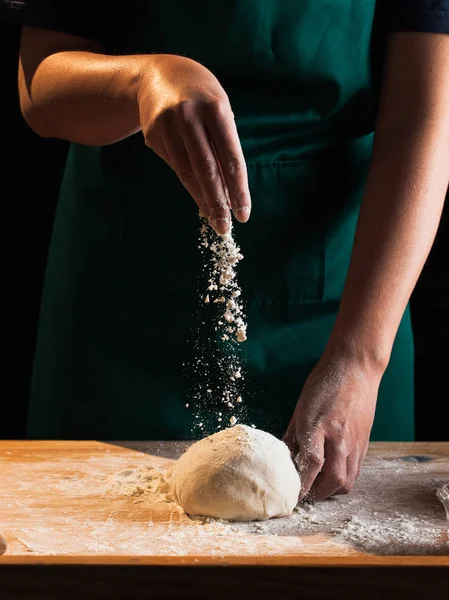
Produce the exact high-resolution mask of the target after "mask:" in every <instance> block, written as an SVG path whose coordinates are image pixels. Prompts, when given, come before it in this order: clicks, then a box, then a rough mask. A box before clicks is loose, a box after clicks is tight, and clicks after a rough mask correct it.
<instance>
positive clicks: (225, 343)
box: [189, 219, 247, 437]
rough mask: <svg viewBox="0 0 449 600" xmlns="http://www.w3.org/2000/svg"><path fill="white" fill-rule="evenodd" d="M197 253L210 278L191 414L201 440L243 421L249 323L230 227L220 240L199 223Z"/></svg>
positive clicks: (203, 293)
mask: <svg viewBox="0 0 449 600" xmlns="http://www.w3.org/2000/svg"><path fill="white" fill-rule="evenodd" d="M198 248H199V250H200V253H201V260H202V271H203V274H205V276H206V277H205V289H204V290H203V291H201V292H200V294H201V296H200V303H201V305H202V315H203V318H202V319H200V324H201V325H203V326H204V327H203V328H201V327H200V328H199V330H198V331H197V340H198V341H197V342H196V344H195V357H194V374H195V381H194V388H195V391H194V392H193V398H194V400H195V402H194V403H192V410H193V418H194V430H196V429H199V430H200V432H201V436H202V437H203V436H205V435H210V434H212V433H214V431H217V430H220V429H222V428H226V427H229V425H231V426H233V425H235V424H236V423H238V422H242V421H243V420H244V418H245V407H244V402H243V399H244V392H243V386H244V383H245V374H244V369H243V361H242V358H241V354H240V350H239V346H240V344H241V343H242V342H244V341H245V340H246V339H247V324H246V316H245V312H244V308H243V300H242V290H241V288H240V286H239V283H238V279H237V272H236V267H237V264H238V263H239V262H240V261H241V260H242V259H243V255H242V253H241V251H240V248H239V246H238V245H237V243H236V241H235V239H234V236H233V229H232V225H231V229H230V230H229V232H228V233H227V234H225V235H219V234H217V233H216V232H215V231H214V230H213V229H212V227H210V225H209V224H208V222H207V220H205V219H201V225H200V234H199V243H198ZM205 336H206V337H207V339H206V340H204V337H205ZM201 339H202V341H201V342H200V341H199V340H201ZM190 405H191V403H190V402H189V406H190Z"/></svg>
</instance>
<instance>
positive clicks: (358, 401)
mask: <svg viewBox="0 0 449 600" xmlns="http://www.w3.org/2000/svg"><path fill="white" fill-rule="evenodd" d="M380 378H381V376H380V375H379V373H378V372H377V371H374V372H371V371H369V372H367V370H366V368H364V369H362V367H361V366H360V365H358V364H357V363H356V362H355V361H354V360H352V359H346V358H342V357H339V358H335V359H330V360H329V359H322V360H321V361H320V362H319V363H318V365H317V366H316V367H315V368H314V370H313V371H312V373H311V374H310V376H309V377H308V379H307V381H306V383H305V385H304V388H303V390H302V393H301V396H300V398H299V400H298V404H297V406H296V409H295V412H294V414H293V417H292V419H291V421H290V424H289V426H288V428H287V432H286V434H285V437H284V441H285V443H286V444H287V445H288V446H289V448H290V449H291V451H292V454H293V455H294V456H295V457H297V458H296V460H297V461H298V466H299V471H300V475H301V494H300V497H299V499H300V500H302V499H303V498H304V497H305V496H306V495H308V496H309V497H310V498H311V499H312V500H314V501H319V500H324V499H325V498H327V497H328V496H331V495H333V494H347V493H349V492H350V490H351V489H352V487H353V485H354V483H355V481H356V479H357V477H358V475H359V472H360V468H361V465H362V462H363V460H364V458H365V455H366V452H367V450H368V442H369V436H370V432H371V428H372V424H373V420H374V412H375V406H376V401H377V393H378V388H379V383H380ZM298 453H299V454H298Z"/></svg>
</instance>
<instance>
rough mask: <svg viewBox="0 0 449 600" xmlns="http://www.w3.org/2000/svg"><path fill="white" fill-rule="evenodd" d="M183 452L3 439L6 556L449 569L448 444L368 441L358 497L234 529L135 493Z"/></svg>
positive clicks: (1, 517) (151, 446)
mask: <svg viewBox="0 0 449 600" xmlns="http://www.w3.org/2000/svg"><path fill="white" fill-rule="evenodd" d="M185 447H186V445H185V444H180V443H156V442H152V443H127V442H117V443H100V442H94V441H92V442H90V441H82V442H69V441H64V442H58V441H52V442H34V441H29V442H22V441H14V442H5V441H4V442H0V473H1V486H0V531H1V532H2V533H3V534H4V536H5V537H6V539H7V543H8V548H7V551H6V554H5V555H4V557H3V558H2V559H1V560H6V559H8V557H10V559H11V560H12V562H17V561H20V560H26V561H30V560H31V561H32V560H33V557H34V558H35V559H36V560H41V559H42V557H48V561H50V562H51V561H53V562H57V561H58V560H60V559H61V557H74V558H75V557H76V560H78V561H80V560H81V561H82V562H83V563H85V564H90V563H91V562H92V563H94V562H95V560H96V559H98V558H99V557H105V556H109V557H111V558H112V557H116V558H117V559H118V560H121V558H120V557H122V558H123V559H125V558H126V557H128V558H132V559H135V558H137V557H145V560H153V561H154V562H161V561H162V562H164V561H165V562H169V563H173V564H189V563H191V564H192V563H193V564H195V562H196V563H198V562H200V563H207V562H211V563H213V564H220V563H226V564H229V563H236V564H248V563H251V561H253V562H254V561H255V562H256V563H257V564H261V563H264V564H297V563H300V562H301V561H303V560H304V559H307V558H308V559H314V558H319V559H320V560H324V561H328V562H329V561H331V560H335V559H336V558H347V559H348V560H349V561H351V560H352V561H357V559H366V557H375V556H377V555H379V556H382V557H383V558H382V559H380V560H383V561H385V560H388V557H389V556H391V555H402V556H415V557H416V556H432V557H434V558H435V557H438V556H439V557H441V559H440V560H443V562H445V561H447V563H446V562H445V564H449V558H448V557H449V543H448V536H447V524H446V519H445V513H444V509H443V507H442V506H441V504H440V503H439V501H438V499H437V497H436V494H435V492H436V489H437V488H438V487H440V486H441V485H443V483H445V482H448V481H449V443H439V444H431V443H415V444H403V443H374V444H371V447H370V451H369V454H368V457H367V459H366V462H365V466H364V469H363V472H362V474H361V477H360V479H359V482H358V484H357V487H356V489H355V490H354V491H353V492H352V494H350V495H349V496H344V497H343V496H340V497H338V498H335V499H333V500H330V501H328V502H324V503H322V504H320V505H317V506H315V507H308V508H307V510H306V509H301V510H300V512H299V513H296V514H295V515H294V516H293V517H292V518H289V519H278V520H276V523H274V522H273V521H272V522H269V523H262V524H252V525H244V526H238V527H237V528H235V527H231V526H229V525H228V524H222V523H206V524H204V523H202V522H199V521H198V520H192V519H190V518H188V517H187V516H186V515H185V514H184V513H183V512H182V510H181V509H179V507H177V506H176V505H175V504H173V503H168V502H160V501H157V502H154V499H153V496H148V495H147V494H145V493H144V494H140V495H139V494H136V493H133V495H127V493H128V492H129V490H128V491H127V488H126V486H125V487H123V486H122V485H121V483H122V482H123V477H131V479H132V478H133V477H134V476H135V475H136V474H137V473H139V472H141V470H142V469H143V470H146V469H149V468H152V467H159V468H161V469H165V468H166V467H168V466H169V465H170V464H171V463H172V461H173V459H175V458H176V457H177V456H179V454H180V453H181V452H182V451H183V450H184V449H185ZM139 470H140V471H139ZM123 472H125V474H124V475H123ZM117 481H118V482H119V483H120V485H117ZM125 492H126V493H125ZM239 527H240V528H239ZM419 532H421V533H419ZM417 541H418V542H419V543H417ZM46 560H47V559H46ZM426 560H427V559H426Z"/></svg>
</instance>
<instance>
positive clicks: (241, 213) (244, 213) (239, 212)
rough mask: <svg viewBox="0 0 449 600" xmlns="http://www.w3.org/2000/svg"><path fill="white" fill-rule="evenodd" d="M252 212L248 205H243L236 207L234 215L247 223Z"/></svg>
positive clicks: (238, 219) (241, 221)
mask: <svg viewBox="0 0 449 600" xmlns="http://www.w3.org/2000/svg"><path fill="white" fill-rule="evenodd" d="M250 212H251V210H250V209H249V208H248V207H247V206H243V207H241V208H236V209H235V211H234V215H235V218H236V219H237V221H240V223H246V221H247V220H248V219H249V215H250Z"/></svg>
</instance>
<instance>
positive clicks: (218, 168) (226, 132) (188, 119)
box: [137, 55, 251, 234]
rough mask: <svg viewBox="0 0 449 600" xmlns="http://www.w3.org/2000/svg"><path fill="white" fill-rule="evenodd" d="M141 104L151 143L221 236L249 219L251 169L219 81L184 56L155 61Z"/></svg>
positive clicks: (141, 89) (143, 81) (144, 79)
mask: <svg viewBox="0 0 449 600" xmlns="http://www.w3.org/2000/svg"><path fill="white" fill-rule="evenodd" d="M137 101H138V105H139V114H140V122H141V127H142V132H143V135H144V137H145V143H146V145H147V146H149V147H150V148H151V149H152V150H154V151H155V152H156V153H157V154H158V155H159V156H161V157H162V158H163V159H164V160H165V161H166V162H167V163H168V164H169V165H170V167H171V168H172V169H173V170H174V171H175V172H176V174H177V175H178V177H179V179H180V180H181V182H182V183H183V185H184V187H185V188H186V189H187V190H188V191H189V192H190V194H191V195H192V197H193V198H194V200H195V202H196V203H197V205H198V207H199V209H200V213H201V214H202V215H203V216H205V217H206V218H208V219H209V222H210V224H211V226H212V227H213V228H214V229H215V230H216V231H217V233H220V234H224V233H226V232H227V231H228V230H229V228H230V222H231V213H230V209H231V208H232V211H233V213H234V216H235V218H236V219H237V220H238V221H240V222H245V221H247V220H248V218H249V214H250V208H251V200H250V194H249V188H248V177H247V171H246V164H245V160H244V156H243V152H242V148H241V145H240V141H239V137H238V134H237V128H236V125H235V121H234V115H233V113H232V110H231V106H230V103H229V99H228V97H227V95H226V93H225V91H224V90H223V88H222V87H221V85H220V83H219V82H218V80H217V79H216V77H215V76H214V75H213V74H212V73H211V72H210V71H208V70H207V69H206V68H205V67H203V66H202V65H200V64H199V63H197V62H195V61H193V60H190V59H188V58H184V57H181V56H170V55H168V56H167V55H163V56H161V57H160V58H159V59H157V60H155V57H152V61H151V63H149V66H148V70H147V71H145V72H144V73H142V74H141V76H140V77H139V83H138V92H137Z"/></svg>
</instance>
